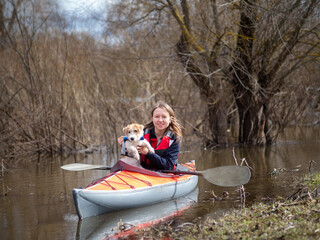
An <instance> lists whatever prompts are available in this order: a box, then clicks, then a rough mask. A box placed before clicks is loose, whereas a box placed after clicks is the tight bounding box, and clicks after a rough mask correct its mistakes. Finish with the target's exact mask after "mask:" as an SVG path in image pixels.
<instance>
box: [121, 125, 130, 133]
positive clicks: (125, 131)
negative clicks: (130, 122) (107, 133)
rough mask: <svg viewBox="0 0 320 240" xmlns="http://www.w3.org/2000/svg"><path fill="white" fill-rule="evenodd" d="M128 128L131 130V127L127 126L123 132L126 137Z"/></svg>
mask: <svg viewBox="0 0 320 240" xmlns="http://www.w3.org/2000/svg"><path fill="white" fill-rule="evenodd" d="M128 128H129V126H126V127H125V128H123V129H122V131H123V132H124V134H125V135H127V134H128Z"/></svg>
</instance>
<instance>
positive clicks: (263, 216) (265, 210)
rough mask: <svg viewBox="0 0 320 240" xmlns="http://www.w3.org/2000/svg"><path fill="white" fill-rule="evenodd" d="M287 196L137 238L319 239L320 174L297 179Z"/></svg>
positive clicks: (146, 231) (160, 228)
mask: <svg viewBox="0 0 320 240" xmlns="http://www.w3.org/2000/svg"><path fill="white" fill-rule="evenodd" d="M293 184H295V185H296V188H297V191H296V192H295V193H293V194H292V195H291V196H288V197H287V198H286V199H285V198H282V197H278V198H277V199H274V200H273V201H271V202H269V203H256V204H254V205H252V206H250V207H247V208H244V209H241V210H233V211H231V212H228V213H226V214H225V215H224V216H223V217H221V218H219V219H217V220H214V219H210V218H208V219H204V220H202V221H200V222H199V219H197V220H196V221H194V222H193V223H188V224H185V225H183V227H176V228H174V227H171V226H170V225H168V224H163V225H161V226H157V227H152V228H148V229H143V230H139V231H138V232H137V235H136V236H135V237H138V239H160V238H163V239H186V240H188V239H320V198H319V194H318V191H319V189H320V188H319V187H320V174H319V173H313V174H308V175H305V176H304V177H302V178H300V179H296V180H295V181H294V182H293Z"/></svg>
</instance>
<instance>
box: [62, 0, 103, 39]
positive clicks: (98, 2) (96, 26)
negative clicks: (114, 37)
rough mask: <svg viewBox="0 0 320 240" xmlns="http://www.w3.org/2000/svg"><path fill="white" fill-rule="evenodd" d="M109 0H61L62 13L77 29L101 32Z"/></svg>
mask: <svg viewBox="0 0 320 240" xmlns="http://www.w3.org/2000/svg"><path fill="white" fill-rule="evenodd" d="M108 2H109V1H107V0H59V1H58V4H59V6H60V9H61V12H62V14H63V15H64V16H65V17H67V19H68V20H69V22H70V28H71V29H72V30H75V31H86V32H90V33H91V34H93V35H95V34H101V32H102V30H103V20H105V18H106V17H105V14H106V10H105V9H106V4H107V3H108Z"/></svg>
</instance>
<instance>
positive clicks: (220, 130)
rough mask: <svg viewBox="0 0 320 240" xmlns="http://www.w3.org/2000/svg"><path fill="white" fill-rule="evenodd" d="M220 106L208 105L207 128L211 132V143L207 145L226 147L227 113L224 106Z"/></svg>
mask: <svg viewBox="0 0 320 240" xmlns="http://www.w3.org/2000/svg"><path fill="white" fill-rule="evenodd" d="M221 105H222V106H220V104H210V103H208V105H207V106H208V113H209V127H210V130H211V138H212V143H209V145H214V146H215V145H221V146H226V145H227V144H228V138H227V128H228V122H227V111H226V106H225V105H224V104H223V103H221Z"/></svg>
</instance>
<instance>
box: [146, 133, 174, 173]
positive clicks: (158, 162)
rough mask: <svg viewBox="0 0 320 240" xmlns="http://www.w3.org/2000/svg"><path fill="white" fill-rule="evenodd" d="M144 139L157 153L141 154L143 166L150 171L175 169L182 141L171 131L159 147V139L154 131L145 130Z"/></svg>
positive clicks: (163, 138)
mask: <svg viewBox="0 0 320 240" xmlns="http://www.w3.org/2000/svg"><path fill="white" fill-rule="evenodd" d="M144 138H145V139H146V140H147V141H148V142H149V143H150V144H151V146H152V147H153V148H154V150H155V153H154V154H152V153H148V154H147V155H142V154H141V155H140V157H141V165H142V166H143V167H144V168H148V169H159V170H162V169H167V170H172V169H174V166H175V164H176V163H177V161H178V155H179V152H180V141H179V139H178V138H177V136H176V135H175V134H174V133H172V132H171V131H168V132H167V133H166V135H165V136H163V137H162V139H161V142H160V143H159V144H158V145H157V137H156V135H155V133H154V129H145V134H144Z"/></svg>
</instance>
